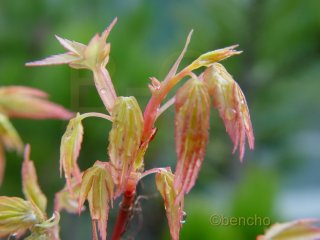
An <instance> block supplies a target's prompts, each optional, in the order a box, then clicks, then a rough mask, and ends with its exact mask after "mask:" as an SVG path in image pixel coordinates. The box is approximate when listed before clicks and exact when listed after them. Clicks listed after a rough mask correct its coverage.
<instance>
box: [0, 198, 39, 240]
mask: <svg viewBox="0 0 320 240" xmlns="http://www.w3.org/2000/svg"><path fill="white" fill-rule="evenodd" d="M41 220H42V217H41V216H39V214H38V210H37V209H36V207H35V206H34V205H32V203H30V202H28V201H25V200H23V199H21V198H17V197H5V196H1V197H0V237H5V236H7V235H9V234H16V235H17V236H20V235H22V234H23V233H24V232H25V231H26V230H27V229H29V228H30V227H32V226H33V225H34V224H36V223H39V222H40V221H41Z"/></svg>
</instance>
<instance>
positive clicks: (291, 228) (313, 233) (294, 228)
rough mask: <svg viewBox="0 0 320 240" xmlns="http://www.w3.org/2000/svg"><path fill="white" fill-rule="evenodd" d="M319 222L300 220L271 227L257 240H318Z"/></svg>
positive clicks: (319, 236)
mask: <svg viewBox="0 0 320 240" xmlns="http://www.w3.org/2000/svg"><path fill="white" fill-rule="evenodd" d="M319 222H320V220H317V219H302V220H297V221H292V222H287V223H277V224H274V225H272V226H271V227H270V228H269V229H268V230H267V231H266V233H265V235H263V236H262V235H261V236H258V237H257V240H318V239H320V228H319V227H318V226H316V225H318V224H319Z"/></svg>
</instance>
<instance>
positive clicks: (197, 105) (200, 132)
mask: <svg viewBox="0 0 320 240" xmlns="http://www.w3.org/2000/svg"><path fill="white" fill-rule="evenodd" d="M175 108H176V115H175V141H176V152H177V155H178V162H177V166H176V171H175V180H174V186H175V188H176V189H177V191H179V196H178V200H177V201H179V199H180V198H181V197H183V195H184V194H185V193H188V192H189V191H190V190H191V188H192V187H193V186H194V183H195V181H196V178H197V176H198V173H199V171H200V168H201V165H202V161H203V158H204V155H205V150H206V146H207V142H208V130H209V118H210V96H209V93H208V89H207V86H206V84H205V83H204V82H203V81H200V80H198V79H194V78H193V79H190V80H189V81H187V82H186V83H185V84H184V85H183V86H182V87H181V88H180V89H179V90H178V92H177V94H176V101H175Z"/></svg>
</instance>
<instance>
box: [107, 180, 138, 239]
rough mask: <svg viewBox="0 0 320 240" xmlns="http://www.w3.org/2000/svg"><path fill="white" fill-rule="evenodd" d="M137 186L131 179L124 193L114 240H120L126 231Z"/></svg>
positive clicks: (114, 231)
mask: <svg viewBox="0 0 320 240" xmlns="http://www.w3.org/2000/svg"><path fill="white" fill-rule="evenodd" d="M136 184H137V182H136V181H135V180H134V179H129V181H128V184H127V186H126V189H125V191H124V193H123V197H122V201H121V203H120V209H119V212H118V216H117V220H116V224H115V226H114V229H113V233H112V237H111V239H112V240H120V239H121V236H122V235H123V234H124V232H125V230H126V226H127V224H128V220H129V218H130V213H131V211H132V208H133V207H134V199H135V195H136Z"/></svg>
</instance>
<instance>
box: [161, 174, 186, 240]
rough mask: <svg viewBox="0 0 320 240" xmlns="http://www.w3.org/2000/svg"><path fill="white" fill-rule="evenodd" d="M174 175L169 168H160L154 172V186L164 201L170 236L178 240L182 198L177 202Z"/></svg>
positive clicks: (181, 219) (181, 215) (181, 216)
mask: <svg viewBox="0 0 320 240" xmlns="http://www.w3.org/2000/svg"><path fill="white" fill-rule="evenodd" d="M174 177H175V175H173V174H172V173H171V170H165V169H161V170H160V171H159V172H158V173H157V174H156V186H157V189H158V191H159V192H160V194H161V196H162V198H163V201H164V206H165V209H166V215H167V219H168V223H169V228H170V234H171V238H172V239H173V240H179V232H180V228H181V225H182V224H181V223H182V221H183V214H184V212H183V198H180V200H179V202H177V192H176V188H175V187H174Z"/></svg>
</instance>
